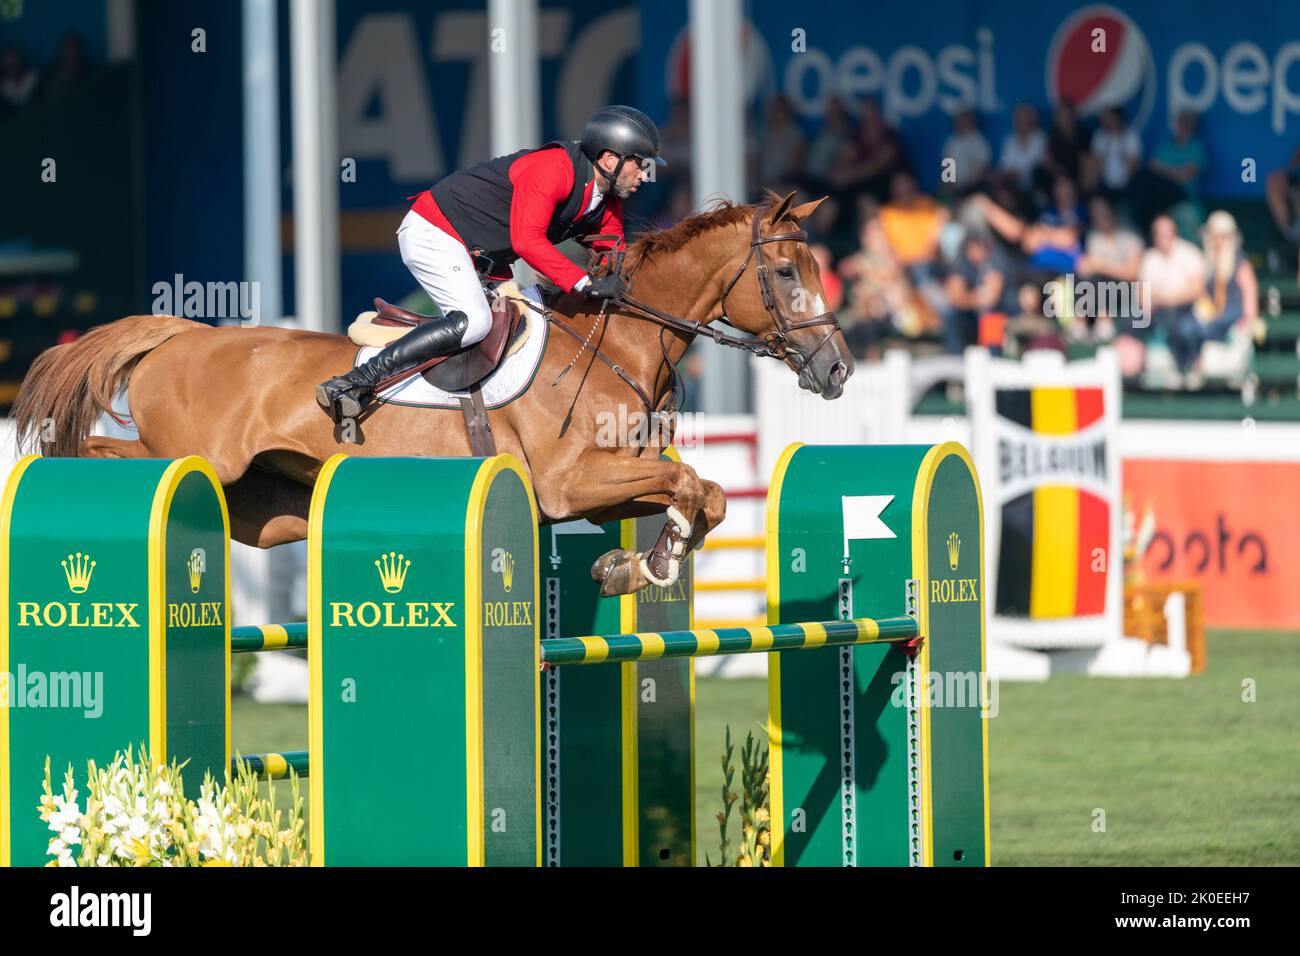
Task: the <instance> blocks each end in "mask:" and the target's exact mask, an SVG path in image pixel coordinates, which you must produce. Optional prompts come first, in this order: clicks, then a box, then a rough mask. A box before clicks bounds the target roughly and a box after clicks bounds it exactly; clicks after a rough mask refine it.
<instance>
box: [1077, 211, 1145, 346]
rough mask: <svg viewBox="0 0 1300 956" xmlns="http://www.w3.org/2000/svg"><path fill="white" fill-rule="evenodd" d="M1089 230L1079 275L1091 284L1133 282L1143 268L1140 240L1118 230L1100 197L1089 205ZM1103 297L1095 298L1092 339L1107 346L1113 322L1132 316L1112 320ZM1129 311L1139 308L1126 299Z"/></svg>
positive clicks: (1112, 329) (1080, 262) (1131, 299)
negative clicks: (1095, 307)
mask: <svg viewBox="0 0 1300 956" xmlns="http://www.w3.org/2000/svg"><path fill="white" fill-rule="evenodd" d="M1088 218H1089V220H1090V222H1091V228H1090V229H1089V230H1088V235H1087V239H1086V241H1085V243H1084V252H1083V256H1082V258H1080V259H1079V262H1078V264H1077V271H1078V273H1079V275H1080V276H1081V277H1083V278H1085V279H1090V280H1093V281H1094V282H1097V281H1101V282H1136V281H1137V278H1138V270H1139V269H1140V268H1141V265H1142V239H1141V237H1140V236H1138V234H1137V233H1135V232H1132V231H1130V230H1128V229H1125V228H1123V227H1121V226H1120V224H1119V219H1118V217H1116V215H1115V209H1114V207H1113V206H1111V204H1110V203H1109V202H1107V201H1106V199H1105V198H1103V197H1102V196H1094V197H1093V199H1092V202H1090V203H1089V204H1088ZM1103 299H1104V297H1102V296H1095V297H1094V302H1095V303H1096V304H1097V307H1098V310H1099V311H1098V312H1097V314H1096V315H1095V316H1094V322H1093V328H1092V332H1093V337H1094V338H1095V339H1097V340H1098V341H1100V342H1108V341H1110V340H1111V339H1112V338H1114V337H1115V320H1116V319H1119V320H1121V321H1125V322H1132V320H1133V318H1134V316H1133V315H1131V314H1130V315H1121V316H1114V315H1109V314H1107V313H1106V312H1105V311H1104V307H1105V304H1106V303H1105V301H1103ZM1127 301H1128V304H1129V308H1130V309H1132V308H1134V307H1136V306H1137V305H1138V303H1136V302H1134V301H1133V297H1132V296H1130V297H1129V298H1128V300H1127Z"/></svg>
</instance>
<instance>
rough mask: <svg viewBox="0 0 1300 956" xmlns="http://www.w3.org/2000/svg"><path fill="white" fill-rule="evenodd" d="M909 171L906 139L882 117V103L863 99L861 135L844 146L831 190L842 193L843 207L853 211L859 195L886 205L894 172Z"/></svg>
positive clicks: (836, 165)
mask: <svg viewBox="0 0 1300 956" xmlns="http://www.w3.org/2000/svg"><path fill="white" fill-rule="evenodd" d="M907 168H908V163H907V154H906V153H905V152H904V151H903V143H902V140H900V139H899V138H898V133H896V132H895V131H894V130H893V129H892V128H891V127H890V126H889V124H888V123H886V122H885V118H884V117H883V116H881V114H880V104H878V103H877V102H876V101H875V100H870V99H868V100H863V101H862V106H861V107H860V108H859V109H858V129H857V132H856V133H855V134H854V135H853V136H851V137H850V138H849V139H848V141H847V142H846V143H845V144H844V149H843V151H842V152H841V154H840V158H839V160H838V161H837V162H836V164H835V168H834V169H832V170H831V176H830V183H831V187H832V188H833V189H836V190H838V191H839V192H840V193H841V194H842V195H841V203H840V205H841V207H843V208H851V206H852V199H853V196H854V194H856V193H867V194H869V195H871V196H873V197H874V198H875V199H877V200H879V201H880V202H884V201H885V199H886V198H887V197H888V196H889V189H890V180H891V179H892V177H893V175H894V173H896V172H899V171H900V170H904V169H907ZM845 200H847V201H845Z"/></svg>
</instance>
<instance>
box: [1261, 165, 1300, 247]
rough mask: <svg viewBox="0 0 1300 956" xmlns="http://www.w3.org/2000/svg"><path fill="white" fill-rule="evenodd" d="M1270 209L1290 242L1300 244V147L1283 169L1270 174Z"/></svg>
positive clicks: (1276, 222) (1277, 224)
mask: <svg viewBox="0 0 1300 956" xmlns="http://www.w3.org/2000/svg"><path fill="white" fill-rule="evenodd" d="M1267 184H1268V211H1269V212H1270V213H1271V214H1272V215H1273V222H1274V224H1275V225H1276V226H1277V228H1278V231H1280V232H1281V233H1282V235H1283V236H1285V237H1286V239H1287V241H1288V242H1293V243H1296V244H1297V245H1300V149H1297V150H1296V151H1295V152H1294V153H1292V154H1291V161H1290V162H1289V163H1287V164H1286V166H1284V167H1283V168H1282V169H1275V170H1273V172H1271V173H1269V174H1268V181H1267Z"/></svg>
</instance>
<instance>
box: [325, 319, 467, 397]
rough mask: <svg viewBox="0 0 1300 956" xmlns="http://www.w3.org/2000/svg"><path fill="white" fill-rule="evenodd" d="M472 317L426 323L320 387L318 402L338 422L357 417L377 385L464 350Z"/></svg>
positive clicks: (434, 320)
mask: <svg viewBox="0 0 1300 956" xmlns="http://www.w3.org/2000/svg"><path fill="white" fill-rule="evenodd" d="M468 328H469V317H468V316H467V315H465V313H464V312H461V311H459V310H456V311H452V312H448V313H447V315H446V317H445V318H441V319H433V320H432V321H429V322H422V323H420V324H419V325H417V326H416V327H415V328H413V329H412V330H411V331H410V332H407V333H406V334H405V335H403V336H402V337H401V338H400V339H398V340H397V341H396V342H393V343H392V344H391V345H388V346H385V347H384V349H383V351H381V352H379V353H378V354H377V355H375V356H373V357H372V358H370V359H369V360H368V361H366V362H363V363H362V364H360V365H358V366H357V367H356V368H354V369H353V370H352V371H350V372H348V373H347V374H346V375H336V376H335V377H334V378H332V379H330V380H329V381H328V382H325V383H323V384H321V385H317V386H316V403H317V404H318V405H320V407H321V408H323V409H325V410H326V411H328V412H330V413H332V414H333V415H334V416H335V418H336V419H344V418H356V417H357V416H358V415H360V414H361V412H362V410H363V409H364V408H365V407H366V405H367V404H369V402H370V399H371V398H373V397H374V393H375V386H376V385H378V384H379V383H380V382H382V381H383V380H384V379H386V378H388V377H389V376H391V375H395V374H397V373H398V372H401V371H403V370H405V369H408V368H414V367H415V366H416V365H419V364H420V363H421V362H423V361H425V360H426V359H431V358H433V357H434V356H435V355H447V354H448V353H450V352H455V351H456V350H457V349H459V348H461V343H462V341H463V340H464V338H465V330H466V329H468Z"/></svg>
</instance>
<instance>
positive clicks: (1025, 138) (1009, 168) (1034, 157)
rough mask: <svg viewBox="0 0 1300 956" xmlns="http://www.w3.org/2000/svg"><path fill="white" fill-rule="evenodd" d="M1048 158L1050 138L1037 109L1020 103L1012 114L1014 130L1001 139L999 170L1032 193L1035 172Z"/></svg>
mask: <svg viewBox="0 0 1300 956" xmlns="http://www.w3.org/2000/svg"><path fill="white" fill-rule="evenodd" d="M1046 158H1047V137H1046V136H1045V135H1044V134H1043V131H1042V129H1041V128H1039V125H1038V111H1037V110H1036V109H1034V108H1033V107H1032V106H1030V105H1029V104H1028V103H1021V104H1020V105H1019V106H1017V107H1016V110H1015V112H1014V113H1013V114H1012V116H1011V133H1010V134H1008V136H1007V138H1006V139H1005V140H1003V141H1002V152H1001V153H1000V154H999V155H998V169H999V170H1000V171H1001V172H1002V173H1004V174H1005V175H1006V176H1007V177H1008V178H1010V179H1011V180H1012V181H1013V182H1014V183H1015V186H1016V188H1017V189H1019V190H1021V191H1022V192H1029V191H1030V190H1031V189H1032V188H1033V184H1034V171H1035V170H1037V169H1038V168H1039V167H1040V166H1041V165H1042V164H1043V161H1044V160H1045V159H1046Z"/></svg>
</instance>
